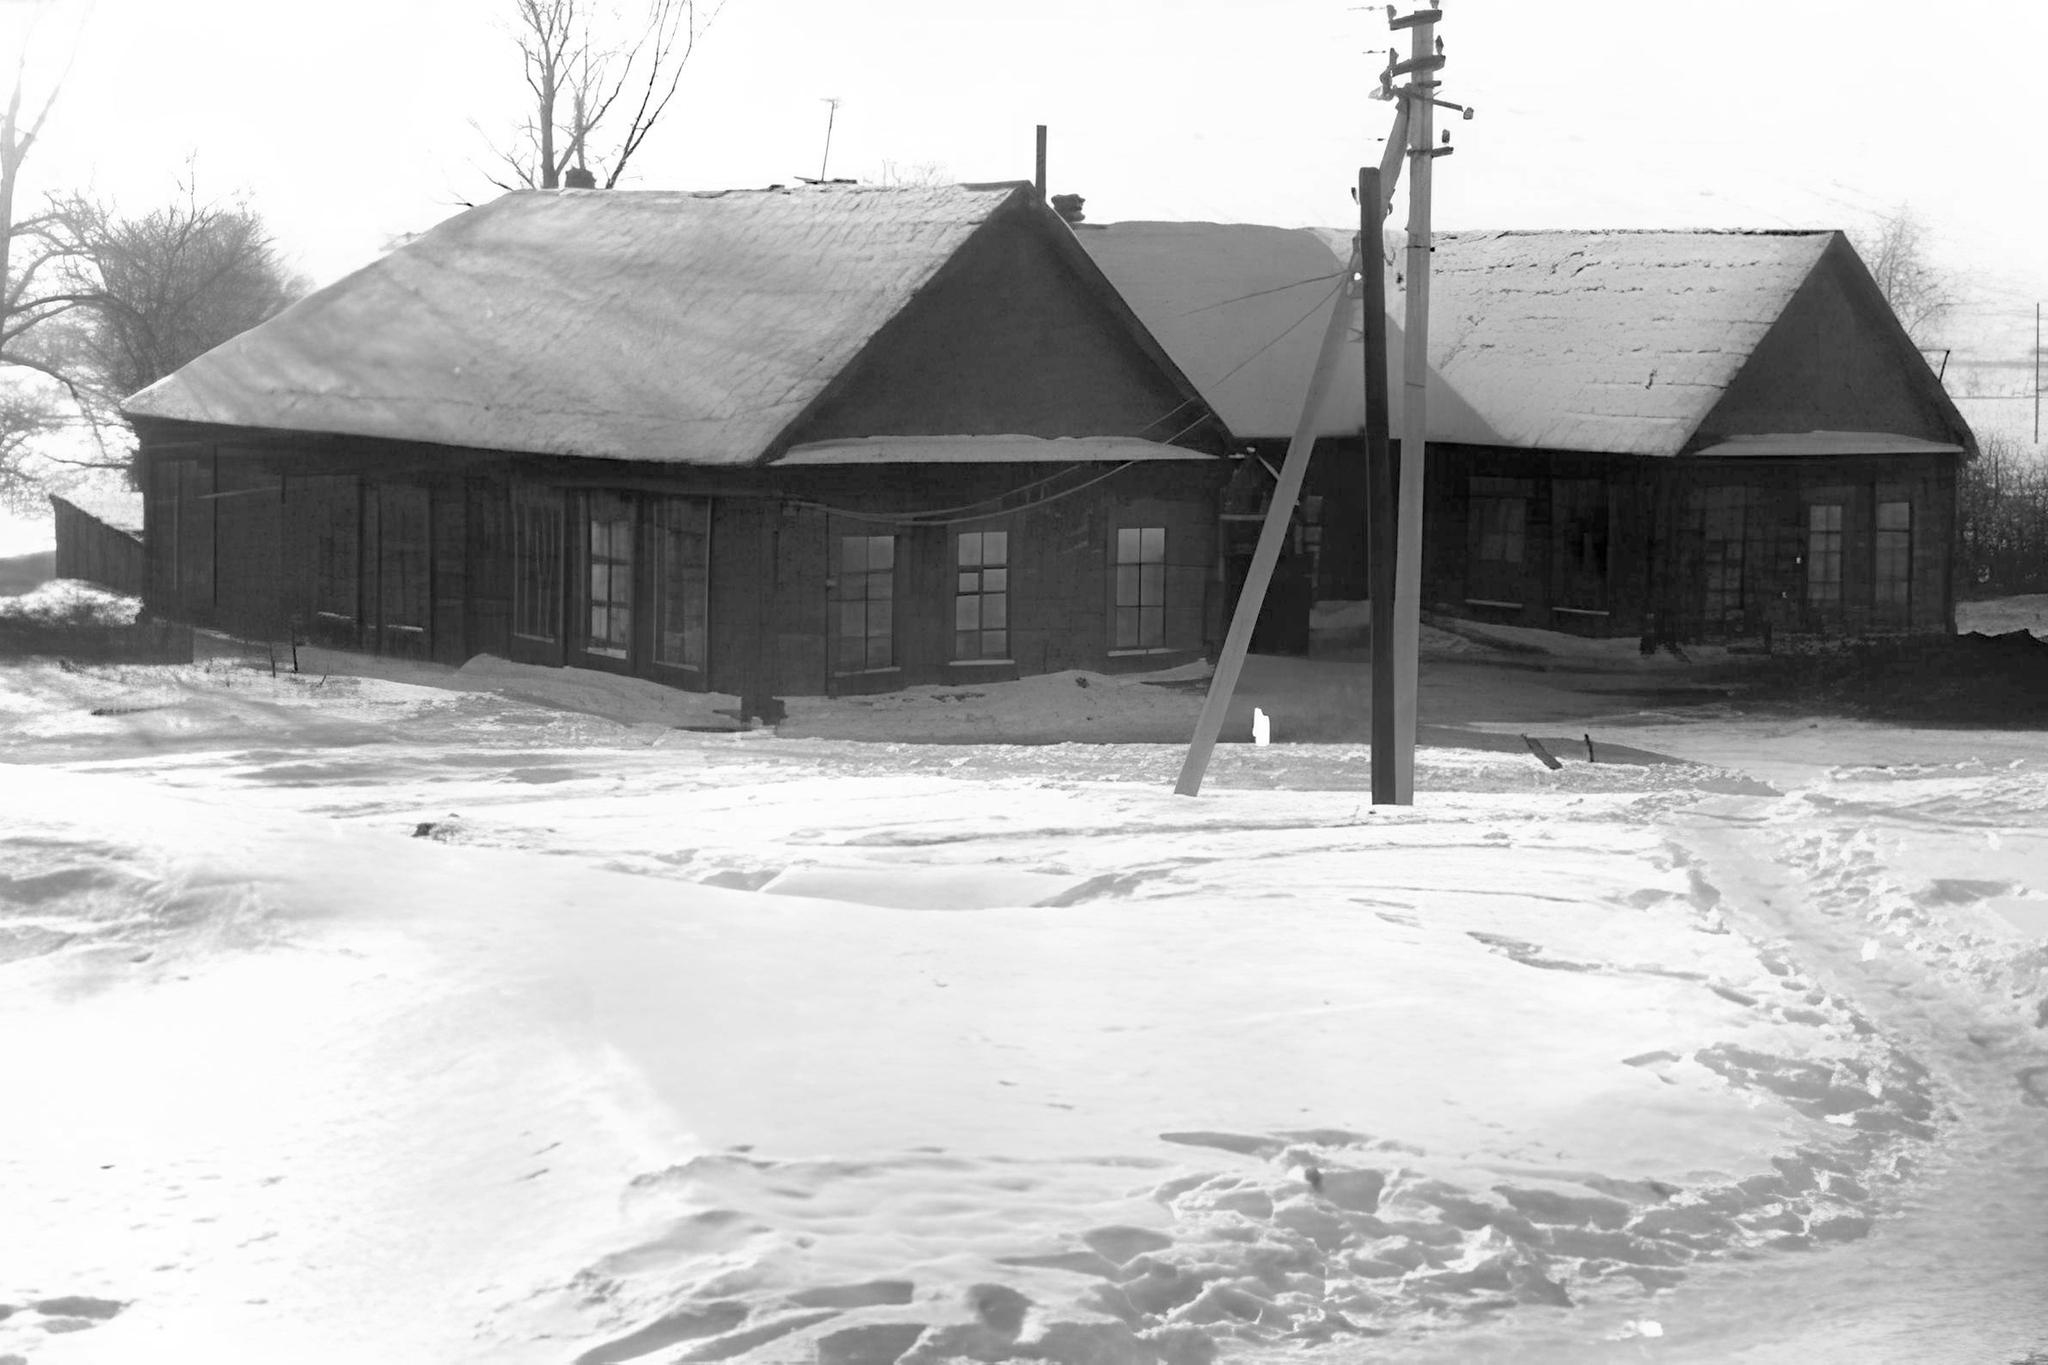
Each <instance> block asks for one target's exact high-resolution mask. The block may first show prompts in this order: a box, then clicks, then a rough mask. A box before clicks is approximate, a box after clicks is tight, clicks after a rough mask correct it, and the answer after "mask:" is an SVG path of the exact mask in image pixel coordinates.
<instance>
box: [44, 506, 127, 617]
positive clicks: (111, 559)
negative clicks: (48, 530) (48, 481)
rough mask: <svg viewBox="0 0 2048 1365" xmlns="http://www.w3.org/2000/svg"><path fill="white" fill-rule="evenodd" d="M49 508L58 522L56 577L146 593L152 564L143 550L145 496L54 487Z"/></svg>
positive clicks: (116, 589)
mask: <svg viewBox="0 0 2048 1365" xmlns="http://www.w3.org/2000/svg"><path fill="white" fill-rule="evenodd" d="M50 513H51V516H52V517H53V518H54V519H55V522H56V527H55V529H56V536H57V552H56V555H55V558H54V560H53V562H52V571H53V572H54V573H55V574H56V576H57V577H59V578H76V579H81V580H83V581H84V582H87V583H97V584H98V585H99V586H101V587H103V588H106V589H108V590H109V591H112V592H119V593H128V594H132V595H134V596H138V597H139V596H141V595H142V592H143V589H144V586H145V583H146V580H147V565H146V562H145V560H144V556H143V552H142V531H143V508H142V499H141V498H140V497H138V496H136V495H134V494H132V493H104V492H103V493H85V492H77V491H74V492H71V493H67V494H64V495H61V496H60V495H59V494H56V493H52V494H51V495H50Z"/></svg>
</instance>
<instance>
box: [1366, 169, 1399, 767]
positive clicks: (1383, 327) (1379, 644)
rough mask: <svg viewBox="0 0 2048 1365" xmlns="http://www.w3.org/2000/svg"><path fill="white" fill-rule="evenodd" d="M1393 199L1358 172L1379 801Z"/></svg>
mask: <svg viewBox="0 0 2048 1365" xmlns="http://www.w3.org/2000/svg"><path fill="white" fill-rule="evenodd" d="M1386 216H1387V208H1386V198H1385V194H1384V192H1383V191H1382V190H1381V189H1380V173H1379V172H1378V171H1377V170H1374V169H1371V168H1369V167H1368V168H1367V169H1365V170H1361V171H1360V172H1359V173H1358V245H1359V251H1360V254H1361V255H1362V256H1363V257H1364V265H1365V298H1364V309H1363V317H1364V325H1365V479H1366V488H1365V506H1366V513H1367V516H1368V519H1369V521H1370V525H1369V526H1368V528H1367V531H1366V542H1365V543H1366V551H1367V555H1368V559H1367V564H1366V593H1367V595H1368V596H1369V597H1370V598H1371V599H1372V803H1373V804H1374V805H1375V806H1388V805H1392V804H1394V802H1395V800H1396V791H1397V788H1396V786H1395V783H1394V645H1393V641H1394V546H1395V536H1396V535H1397V534H1398V529H1397V528H1398V523H1397V521H1396V518H1395V516H1394V465H1393V455H1392V452H1391V451H1389V450H1388V448H1387V398H1388V395H1387V263H1386V258H1385V256H1384V255H1383V254H1382V242H1383V241H1384V233H1385V225H1386Z"/></svg>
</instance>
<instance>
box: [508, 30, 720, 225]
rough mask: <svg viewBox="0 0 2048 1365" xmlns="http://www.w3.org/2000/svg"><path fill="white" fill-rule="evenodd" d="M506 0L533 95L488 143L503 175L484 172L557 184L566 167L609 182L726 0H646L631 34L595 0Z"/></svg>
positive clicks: (670, 94) (515, 183)
mask: <svg viewBox="0 0 2048 1365" xmlns="http://www.w3.org/2000/svg"><path fill="white" fill-rule="evenodd" d="M513 4H514V8H515V12H516V14H515V22H516V28H517V31H516V33H515V35H514V36H515V40H516V41H517V43H518V45H519V53H520V57H521V59H522V62H523V65H524V75H525V78H526V88H527V90H528V92H529V93H530V95H531V98H532V101H533V103H532V106H531V111H532V112H531V114H530V116H529V117H528V119H527V121H526V122H525V123H524V124H522V125H521V126H520V128H519V130H518V132H517V133H516V134H515V135H514V140H513V143H512V145H511V146H510V147H509V148H507V147H501V146H494V147H493V149H492V150H493V151H494V153H495V155H496V158H497V161H498V162H499V169H500V171H501V173H502V178H501V176H500V175H490V179H491V183H492V184H494V185H497V186H498V187H499V188H501V189H508V190H509V189H520V188H525V189H544V190H551V189H556V188H558V187H559V186H560V185H561V184H562V182H563V180H564V178H565V177H568V175H569V172H570V171H571V170H576V171H584V172H588V173H589V174H590V178H591V183H594V184H602V185H603V186H604V188H606V189H611V188H612V187H614V186H616V185H617V184H618V183H619V177H620V176H621V175H623V174H625V170H626V165H627V163H628V162H630V161H631V160H632V158H633V154H634V153H635V152H637V151H639V150H640V146H641V144H642V143H644V142H645V141H646V140H647V135H648V134H649V133H651V132H652V131H654V125H655V124H656V123H657V122H659V121H660V119H661V116H662V115H663V114H664V113H666V112H667V111H668V106H669V102H670V101H671V100H673V99H674V98H675V93H676V90H677V89H678V88H679V87H680V85H681V84H682V79H683V68H684V67H685V66H686V65H688V63H689V60H690V56H691V54H692V53H693V52H695V51H696V49H697V40H698V39H699V38H701V37H702V36H703V35H704V33H705V31H706V30H708V29H709V28H710V27H711V25H712V23H713V22H714V21H715V20H716V19H717V18H718V14H719V11H720V10H722V9H723V8H724V7H725V5H724V0H714V3H711V4H710V5H709V7H708V8H707V9H706V10H705V11H703V12H702V13H701V15H700V12H699V8H698V2H697V0H646V10H645V12H644V13H643V14H642V15H641V16H640V17H639V19H638V21H637V23H636V24H635V25H634V26H633V27H632V28H631V29H630V34H631V36H629V37H624V38H621V37H619V36H618V35H619V34H620V33H621V32H622V31H623V30H626V25H625V24H624V23H623V21H622V20H621V19H620V18H619V16H618V14H617V12H616V11H605V10H602V9H601V8H600V6H601V0H513ZM622 118H623V120H624V122H623V124H622V123H621V122H620V120H621V119H622ZM599 145H602V146H604V147H605V148H607V149H608V151H606V152H604V153H600V152H599V151H598V150H597V148H598V146H599ZM592 163H595V166H594V167H593V164H592ZM487 174H489V173H488V172H487Z"/></svg>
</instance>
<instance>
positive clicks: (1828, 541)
mask: <svg viewBox="0 0 2048 1365" xmlns="http://www.w3.org/2000/svg"><path fill="white" fill-rule="evenodd" d="M1841 603H1842V504H1841V503H1839V502H1816V503H1812V504H1809V505H1808V507H1807V509H1806V604H1807V605H1808V606H1810V607H1836V606H1840V605H1841Z"/></svg>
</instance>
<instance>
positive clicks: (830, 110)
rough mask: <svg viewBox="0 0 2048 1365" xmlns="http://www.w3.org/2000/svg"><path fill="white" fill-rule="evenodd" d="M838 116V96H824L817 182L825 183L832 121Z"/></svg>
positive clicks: (830, 155) (829, 157)
mask: <svg viewBox="0 0 2048 1365" xmlns="http://www.w3.org/2000/svg"><path fill="white" fill-rule="evenodd" d="M838 117H839V96H837V95H827V96H825V154H824V155H823V156H821V157H819V158H818V183H819V184H821V185H822V184H824V183H825V167H826V166H827V165H829V164H830V163H831V161H832V123H833V120H835V119H837V118H838Z"/></svg>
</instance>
